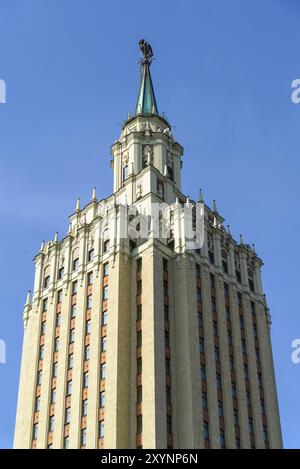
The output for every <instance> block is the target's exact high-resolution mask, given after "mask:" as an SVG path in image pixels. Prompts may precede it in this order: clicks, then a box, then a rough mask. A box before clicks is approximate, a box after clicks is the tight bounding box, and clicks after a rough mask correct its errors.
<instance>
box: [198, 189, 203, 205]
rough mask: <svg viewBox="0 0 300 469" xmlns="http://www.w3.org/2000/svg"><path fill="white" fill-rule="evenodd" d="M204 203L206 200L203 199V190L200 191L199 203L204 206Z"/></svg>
mask: <svg viewBox="0 0 300 469" xmlns="http://www.w3.org/2000/svg"><path fill="white" fill-rule="evenodd" d="M203 202H204V199H203V194H202V189H199V198H198V203H199V204H203Z"/></svg>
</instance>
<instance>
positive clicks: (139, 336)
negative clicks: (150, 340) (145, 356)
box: [136, 331, 143, 347]
mask: <svg viewBox="0 0 300 469" xmlns="http://www.w3.org/2000/svg"><path fill="white" fill-rule="evenodd" d="M142 343H143V339H142V331H138V332H137V334H136V346H137V347H141V346H142Z"/></svg>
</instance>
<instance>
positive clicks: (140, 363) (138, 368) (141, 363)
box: [136, 358, 143, 375]
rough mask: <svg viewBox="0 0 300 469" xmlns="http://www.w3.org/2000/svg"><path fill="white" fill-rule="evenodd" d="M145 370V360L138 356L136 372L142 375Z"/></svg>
mask: <svg viewBox="0 0 300 469" xmlns="http://www.w3.org/2000/svg"><path fill="white" fill-rule="evenodd" d="M142 372H143V362H142V359H141V358H138V359H137V361H136V374H137V375H141V374H142Z"/></svg>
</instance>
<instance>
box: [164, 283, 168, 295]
mask: <svg viewBox="0 0 300 469" xmlns="http://www.w3.org/2000/svg"><path fill="white" fill-rule="evenodd" d="M164 295H165V296H168V295H169V282H167V281H166V280H165V281H164Z"/></svg>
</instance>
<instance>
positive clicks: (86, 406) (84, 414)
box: [82, 399, 88, 417]
mask: <svg viewBox="0 0 300 469" xmlns="http://www.w3.org/2000/svg"><path fill="white" fill-rule="evenodd" d="M87 409H88V400H87V399H84V401H82V416H83V417H86V416H87Z"/></svg>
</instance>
